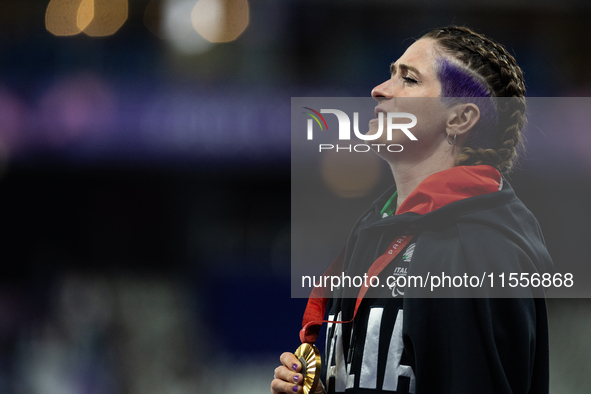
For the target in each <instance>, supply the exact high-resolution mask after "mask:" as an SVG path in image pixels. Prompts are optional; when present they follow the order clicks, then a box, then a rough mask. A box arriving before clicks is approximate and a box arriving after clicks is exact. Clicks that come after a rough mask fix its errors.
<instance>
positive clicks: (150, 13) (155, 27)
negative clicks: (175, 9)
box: [144, 0, 164, 38]
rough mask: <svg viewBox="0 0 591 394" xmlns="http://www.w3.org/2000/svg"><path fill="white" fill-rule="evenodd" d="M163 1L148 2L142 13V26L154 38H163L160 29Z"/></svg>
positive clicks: (153, 0)
mask: <svg viewBox="0 0 591 394" xmlns="http://www.w3.org/2000/svg"><path fill="white" fill-rule="evenodd" d="M163 1H164V0H150V2H149V3H148V5H147V6H146V10H145V11H144V25H145V26H146V27H147V28H148V30H150V31H151V32H152V34H154V35H155V36H156V37H160V38H164V36H163V34H162V32H161V29H162V21H161V18H162V2H163Z"/></svg>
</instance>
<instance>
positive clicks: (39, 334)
mask: <svg viewBox="0 0 591 394" xmlns="http://www.w3.org/2000/svg"><path fill="white" fill-rule="evenodd" d="M590 21H591V4H590V3H588V2H586V1H583V0H580V1H575V0H570V1H560V2H559V1H554V0H546V1H533V0H513V1H492V0H475V1H471V2H461V1H446V2H436V1H432V0H417V1H414V2H407V1H398V0H391V1H386V0H381V1H377V0H376V1H361V0H357V1H355V0H347V1H325V0H315V1H303V0H284V1H263V0H251V1H247V0H199V1H197V0H151V1H149V0H51V1H50V0H2V1H1V2H0V272H1V275H0V282H1V284H0V393H18V394H20V393H22V394H25V393H27V394H29V393H30V394H107V393H109V394H136V393H138V394H140V393H141V394H152V393H154V394H156V393H158V394H160V393H173V394H185V393H266V392H268V390H269V388H268V387H269V383H270V380H271V378H272V375H273V369H274V367H275V366H276V364H277V362H278V357H279V355H280V354H281V353H282V352H283V351H291V350H294V349H295V348H296V347H297V345H298V337H297V333H298V329H299V327H300V324H301V316H302V313H303V308H304V306H305V300H301V299H291V298H290V288H289V286H290V121H289V117H290V112H289V111H290V109H289V106H290V98H291V97H295V96H367V95H369V93H370V90H371V88H372V87H373V86H375V85H376V84H378V83H379V82H381V81H382V80H384V79H385V78H387V77H388V66H389V64H390V62H392V61H393V60H395V59H396V58H397V57H398V56H399V55H400V54H401V53H402V52H403V50H404V49H405V47H407V46H408V45H409V42H410V41H409V38H412V37H417V36H419V35H420V34H421V33H422V32H425V31H427V30H429V29H431V28H434V27H438V26H441V25H447V24H450V23H455V24H462V25H467V26H470V27H472V28H474V29H476V30H477V31H480V32H482V33H485V34H487V35H489V36H490V37H493V38H495V39H496V40H498V41H500V42H501V43H503V44H505V45H506V46H508V47H509V48H511V50H512V51H513V52H514V53H515V56H516V58H517V61H518V63H519V64H520V65H521V66H522V68H523V69H524V71H525V76H526V81H527V86H528V89H529V90H528V94H529V95H530V96H547V97H557V96H568V97H585V96H589V95H590V93H591V73H589V64H590V62H591V47H590V42H591V31H590V28H589V22H590ZM581 100H584V99H581ZM567 126H570V127H557V128H556V130H553V131H555V133H556V134H551V135H548V134H542V133H536V131H535V130H534V131H532V130H530V131H529V134H528V139H529V142H530V143H531V146H530V148H529V152H528V153H527V154H526V156H525V158H524V159H523V160H522V162H521V166H520V168H519V169H518V170H517V171H516V172H515V174H513V175H512V177H511V180H512V183H513V185H514V187H515V188H516V189H517V192H518V194H519V196H520V198H521V199H522V200H524V202H525V203H526V205H528V206H529V207H530V209H531V210H532V211H533V212H534V213H535V214H536V216H537V217H538V219H539V221H540V223H541V225H542V228H543V230H544V233H545V236H546V240H547V242H548V247H549V249H550V252H551V254H552V255H553V257H554V259H555V261H556V263H557V265H558V266H559V267H561V265H560V264H565V265H566V266H568V267H571V268H572V269H576V267H578V266H585V265H587V264H588V263H589V262H591V242H589V235H591V234H590V233H591V232H590V231H589V219H590V217H591V206H590V204H589V201H591V198H590V197H591V181H590V180H589V177H588V173H589V170H590V169H591V155H589V153H588V150H589V148H590V147H591V144H590V142H591V140H590V137H589V133H588V130H587V128H588V123H586V118H581V119H579V120H578V121H577V120H575V121H573V122H571V123H568V124H567ZM575 126H577V127H575ZM387 179H388V178H387V174H386V175H384V176H383V179H382V180H378V181H376V182H374V183H373V184H372V185H370V186H368V187H366V188H365V189H364V193H361V194H357V195H355V196H353V198H341V197H339V196H338V193H337V192H335V190H334V188H332V187H331V184H330V182H326V180H325V179H324V178H323V177H322V174H319V175H318V188H317V189H318V195H317V196H314V198H318V199H324V200H330V201H334V202H335V203H334V204H333V205H334V206H335V209H339V210H347V214H346V215H342V214H341V213H340V212H341V211H336V212H332V213H330V215H333V216H334V220H335V221H337V220H340V221H341V222H342V223H343V226H342V228H344V229H348V226H350V224H351V223H352V221H354V220H355V218H356V216H357V215H358V214H359V213H360V212H361V211H362V210H363V208H364V206H365V204H366V203H367V201H368V200H372V199H373V197H375V196H376V195H377V194H380V193H381V191H382V190H383V188H384V186H385V183H386V182H388V180H387ZM349 197H351V196H349ZM343 242H344V239H343ZM327 256H328V255H327ZM329 260H330V259H329ZM326 263H327V264H328V263H329V261H327V262H326ZM569 264H570V265H569ZM575 279H576V277H575ZM548 304H549V311H550V328H551V335H552V337H551V352H552V353H551V360H552V375H551V383H552V392H553V393H569V394H570V393H588V392H589V390H590V388H591V329H590V328H589V327H591V309H590V307H591V303H590V302H589V300H587V299H580V300H579V299H552V300H548Z"/></svg>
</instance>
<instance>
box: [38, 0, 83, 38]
mask: <svg viewBox="0 0 591 394" xmlns="http://www.w3.org/2000/svg"><path fill="white" fill-rule="evenodd" d="M82 1H84V0H51V1H50V2H49V4H48V5H47V11H46V12H45V28H46V29H47V30H48V31H49V32H50V33H52V34H54V35H56V36H73V35H75V34H78V33H80V32H81V31H82V30H81V29H80V28H79V27H78V10H79V9H80V6H81V3H82Z"/></svg>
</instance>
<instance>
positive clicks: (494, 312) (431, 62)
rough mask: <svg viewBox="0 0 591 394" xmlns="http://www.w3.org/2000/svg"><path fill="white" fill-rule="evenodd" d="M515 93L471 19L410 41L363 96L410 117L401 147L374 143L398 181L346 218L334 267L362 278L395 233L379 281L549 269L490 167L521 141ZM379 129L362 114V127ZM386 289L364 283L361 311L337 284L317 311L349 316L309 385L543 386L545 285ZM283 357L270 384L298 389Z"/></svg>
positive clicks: (364, 389) (508, 163)
mask: <svg viewBox="0 0 591 394" xmlns="http://www.w3.org/2000/svg"><path fill="white" fill-rule="evenodd" d="M524 95H525V87H524V83H523V75H522V72H521V70H520V68H519V67H518V66H517V64H516V62H515V60H514V58H513V57H512V56H511V55H510V54H509V53H507V51H506V50H505V48H503V47H502V46H501V45H499V44H496V43H494V42H493V41H492V40H490V39H488V38H486V37H484V36H482V35H480V34H477V33H475V32H473V31H471V30H470V29H468V28H465V27H457V26H450V27H446V28H442V29H436V30H433V31H431V32H430V33H428V34H426V35H425V36H423V37H422V38H421V39H419V40H418V41H416V42H415V43H414V44H412V45H411V46H410V47H409V48H408V49H407V51H406V52H405V53H404V54H403V55H402V57H401V58H400V59H398V60H397V61H396V62H395V63H394V64H392V66H391V78H390V79H389V80H387V81H385V82H384V83H382V84H381V85H379V86H377V87H375V88H374V89H373V91H372V96H373V97H374V98H375V99H376V100H377V101H378V106H377V107H376V115H377V114H378V113H379V112H411V113H413V114H414V115H415V116H417V119H419V123H418V124H417V128H416V129H414V128H413V130H412V131H413V134H415V136H416V137H417V141H415V142H413V143H408V140H405V141H402V140H401V141H396V140H394V141H391V142H394V143H397V142H404V150H403V152H399V153H389V152H387V151H386V152H384V151H383V150H382V151H381V152H379V153H378V154H380V155H381V156H382V157H383V158H384V159H385V160H386V161H387V162H388V164H389V165H390V167H391V169H392V174H393V176H394V180H395V182H396V188H395V189H391V190H388V191H387V192H386V193H384V195H382V197H380V198H379V199H378V200H376V202H375V203H374V205H373V206H372V207H370V209H369V210H368V211H367V212H366V213H365V214H364V215H362V217H361V218H360V220H359V221H358V222H357V224H356V226H355V228H354V229H353V231H352V233H351V234H352V235H351V236H350V238H349V240H348V243H347V246H346V250H345V253H344V255H343V257H342V261H341V264H342V267H343V270H344V271H345V272H346V273H347V274H348V275H351V276H352V275H363V274H364V273H366V272H368V270H370V267H371V266H372V264H373V263H374V261H377V260H379V259H381V258H383V257H382V256H385V255H386V254H387V252H388V251H389V250H390V248H392V246H393V245H395V243H396V242H399V244H400V245H404V246H403V248H402V249H401V250H400V251H396V253H395V255H396V257H394V259H393V260H392V261H391V262H388V265H387V266H386V268H385V269H384V270H383V271H382V272H381V273H380V274H379V277H380V278H382V280H384V282H385V276H386V275H390V276H391V277H399V276H404V275H406V276H409V277H410V276H422V277H423V278H424V277H426V276H427V274H428V273H436V272H439V273H443V272H445V274H447V275H450V276H454V275H458V276H462V274H466V273H468V274H471V273H473V274H476V273H480V274H483V275H484V274H485V273H487V274H488V273H492V272H494V273H495V275H497V274H499V273H501V272H503V273H506V274H507V275H509V274H510V273H518V272H523V271H527V272H528V273H537V274H543V273H546V272H549V271H551V270H552V261H551V258H550V256H549V255H548V253H547V251H546V247H545V244H544V240H543V237H542V234H541V231H540V229H539V225H538V223H537V221H536V220H535V218H534V217H533V215H532V214H531V212H530V211H528V210H527V208H525V206H524V205H523V204H522V203H521V201H519V200H518V199H517V198H516V197H515V194H514V193H513V190H512V188H511V186H510V185H509V184H508V182H506V181H504V180H503V178H502V175H501V174H503V173H507V172H509V171H510V170H511V167H512V165H513V163H514V160H515V158H516V152H517V148H518V145H519V144H520V141H521V129H522V128H523V125H524V122H525V118H524V112H525V99H524ZM406 97H421V98H425V99H421V100H422V101H421V102H420V103H417V102H416V100H415V101H414V102H412V100H406V99H405V98H406ZM429 97H431V99H427V98H429ZM433 97H436V99H433ZM457 97H473V98H475V99H473V100H464V99H455V98H457ZM499 97H511V98H512V99H507V100H503V99H497V98H499ZM479 100H480V101H479ZM493 100H494V101H493ZM409 102H410V104H409ZM379 126H380V125H379V120H377V119H376V120H373V121H371V122H370V131H369V133H368V134H373V133H376V132H377V129H378V128H379ZM401 138H404V136H402V135H401ZM405 234H406V235H405ZM397 237H402V238H397ZM403 238H404V239H405V240H404V241H403V242H402V241H394V242H392V241H393V240H395V239H399V240H402V239H403ZM395 246H396V245H395ZM398 252H400V253H398ZM369 272H371V271H369ZM384 282H381V283H384ZM395 284H396V283H395ZM498 285H499V284H498V283H497V286H498ZM385 290H386V292H384V289H373V288H372V289H370V290H369V291H368V293H367V296H366V297H365V298H363V300H362V301H360V304H358V310H357V308H356V299H354V298H353V299H351V298H346V297H343V296H342V294H341V295H339V296H336V297H335V298H333V299H330V300H329V301H328V320H331V321H350V320H353V322H349V323H342V324H337V323H329V324H328V329H327V343H326V354H325V357H324V360H323V369H324V370H325V371H326V372H325V379H324V384H323V385H319V386H318V388H317V389H316V392H317V393H321V392H329V393H333V392H347V393H371V392H388V393H418V394H422V393H454V394H461V393H466V394H467V393H470V394H472V393H479V394H480V393H547V392H548V385H549V383H548V375H549V372H548V329H547V318H546V306H545V300H544V298H543V294H542V297H541V298H538V297H539V296H540V294H537V295H536V296H535V295H533V294H531V293H527V291H529V290H528V289H526V292H525V294H526V296H525V297H522V298H510V299H509V298H499V299H497V298H482V294H480V295H479V296H477V297H475V298H467V297H466V294H470V293H469V292H470V290H468V293H466V292H465V288H460V289H457V288H456V289H454V288H453V286H449V289H448V290H449V292H447V293H444V295H445V297H449V298H421V297H422V296H423V295H424V293H419V290H418V289H415V288H412V287H407V288H406V289H404V288H401V287H400V282H398V286H394V285H392V286H390V287H388V288H386V289H385ZM520 294H521V295H522V294H523V293H520ZM528 294H529V295H530V296H529V297H528V296H527V295H528ZM478 297H480V298H478ZM281 363H282V365H281V366H279V367H278V368H277V369H276V370H275V379H274V380H273V382H272V384H271V392H272V393H274V394H275V393H294V392H295V393H300V392H302V383H303V375H302V374H301V373H300V372H301V368H302V366H301V363H300V361H299V360H298V359H297V358H296V357H295V356H294V355H293V354H291V353H284V354H282V355H281Z"/></svg>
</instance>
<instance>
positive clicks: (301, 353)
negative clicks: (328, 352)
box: [294, 343, 322, 394]
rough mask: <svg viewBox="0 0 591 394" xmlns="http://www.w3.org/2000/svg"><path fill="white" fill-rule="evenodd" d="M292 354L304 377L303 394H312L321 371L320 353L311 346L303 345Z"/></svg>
mask: <svg viewBox="0 0 591 394" xmlns="http://www.w3.org/2000/svg"><path fill="white" fill-rule="evenodd" d="M294 354H295V356H296V357H297V358H298V359H299V360H300V362H301V363H302V369H301V371H300V373H301V374H302V375H304V385H303V386H304V387H303V389H304V394H310V393H312V394H314V391H315V390H316V386H318V382H319V381H320V372H321V371H322V360H321V358H320V351H319V350H318V348H317V347H316V346H314V345H312V344H309V343H303V344H302V345H301V346H300V347H299V348H298V349H297V350H296V351H295V353H294Z"/></svg>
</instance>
